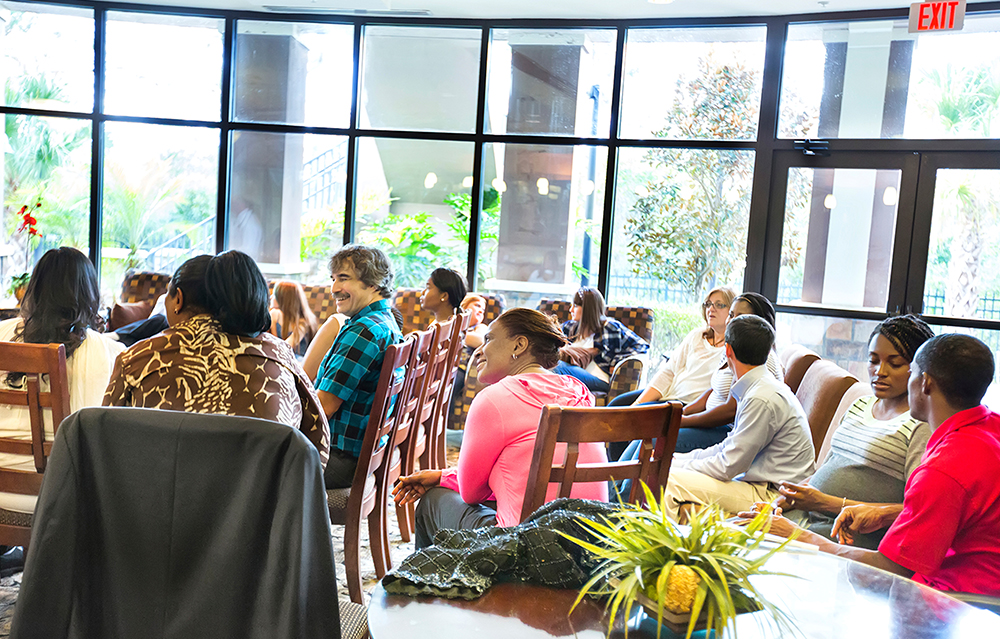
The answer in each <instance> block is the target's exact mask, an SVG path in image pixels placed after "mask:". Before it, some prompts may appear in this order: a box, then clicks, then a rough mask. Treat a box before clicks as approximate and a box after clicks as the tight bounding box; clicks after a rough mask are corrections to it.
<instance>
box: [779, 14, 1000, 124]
mask: <svg viewBox="0 0 1000 639" xmlns="http://www.w3.org/2000/svg"><path fill="white" fill-rule="evenodd" d="M998 65H1000V17H998V16H996V15H984V16H971V15H970V16H968V17H967V18H966V20H965V26H964V27H963V29H962V30H961V31H948V32H938V33H921V34H910V33H907V21H906V19H905V18H904V19H901V20H875V21H872V20H866V21H863V22H827V23H811V24H792V25H789V27H788V42H787V44H786V46H785V63H784V80H783V81H782V83H781V86H782V91H781V120H780V126H779V135H780V136H781V137H784V138H804V137H813V138H815V137H820V138H874V139H879V138H990V137H997V135H1000V132H998V129H997V126H998V125H997V122H1000V101H998V96H1000V94H998V88H997V87H998V85H997V82H996V80H995V77H996V73H997V71H996V70H997V68H998Z"/></svg>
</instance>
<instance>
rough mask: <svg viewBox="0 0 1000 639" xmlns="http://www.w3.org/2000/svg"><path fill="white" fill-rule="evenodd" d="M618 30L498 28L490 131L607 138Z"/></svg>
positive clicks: (494, 38) (494, 42) (493, 48)
mask: <svg viewBox="0 0 1000 639" xmlns="http://www.w3.org/2000/svg"><path fill="white" fill-rule="evenodd" d="M615 37H616V34H615V31H614V30H613V29H603V30H590V31H586V30H582V29H575V30H569V29H567V30H562V31H551V30H536V29H494V30H493V32H492V42H491V44H490V72H489V89H488V96H487V116H486V131H487V132H490V133H535V134H543V135H544V134H552V135H576V136H581V137H607V135H608V133H609V126H610V124H611V85H612V82H613V79H614V64H615Z"/></svg>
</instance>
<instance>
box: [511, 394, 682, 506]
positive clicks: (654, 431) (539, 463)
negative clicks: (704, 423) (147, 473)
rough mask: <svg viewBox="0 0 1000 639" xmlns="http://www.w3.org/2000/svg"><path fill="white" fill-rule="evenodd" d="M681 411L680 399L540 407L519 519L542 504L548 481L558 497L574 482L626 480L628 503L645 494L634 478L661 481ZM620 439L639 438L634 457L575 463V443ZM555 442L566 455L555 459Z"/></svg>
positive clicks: (665, 474)
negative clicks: (617, 405)
mask: <svg viewBox="0 0 1000 639" xmlns="http://www.w3.org/2000/svg"><path fill="white" fill-rule="evenodd" d="M683 410H684V407H683V405H682V404H681V403H680V402H666V403H663V404H653V405H646V406H626V407H622V408H564V407H562V406H545V407H544V408H542V416H541V419H540V420H539V424H538V434H537V435H536V436H535V451H534V453H533V454H532V456H531V472H530V473H529V474H528V483H527V486H526V488H525V491H524V502H523V504H522V506H521V520H522V521H524V519H525V518H526V517H528V516H529V515H530V514H531V513H533V512H535V510H537V509H538V508H539V507H540V506H541V505H542V504H544V503H545V494H546V492H547V491H548V488H549V483H550V482H553V483H558V484H559V496H560V497H569V495H570V490H571V489H572V487H573V484H574V483H585V482H595V481H610V480H612V479H614V480H624V479H631V480H633V481H632V490H631V492H630V493H629V497H628V499H629V501H630V502H635V501H642V500H644V499H645V497H644V494H643V491H642V487H641V486H640V483H639V481H637V480H641V481H643V482H645V483H646V485H647V486H649V487H650V489H652V490H653V491H654V492H657V491H658V490H659V489H660V488H662V487H663V486H666V485H667V477H668V475H669V474H670V462H671V459H672V458H673V455H674V447H675V446H676V445H677V432H678V430H680V426H681V413H682V412H683ZM623 439H628V440H635V439H641V440H642V444H641V447H640V454H639V459H638V460H636V461H627V462H622V461H615V462H607V463H604V464H586V465H583V466H578V465H577V460H578V458H579V444H582V443H585V442H602V443H607V442H612V441H622V440H623ZM560 443H565V444H566V458H565V460H564V461H563V462H562V463H561V464H555V463H554V462H553V458H554V456H555V450H556V445H557V444H560Z"/></svg>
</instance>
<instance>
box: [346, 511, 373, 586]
mask: <svg viewBox="0 0 1000 639" xmlns="http://www.w3.org/2000/svg"><path fill="white" fill-rule="evenodd" d="M360 551H361V521H360V518H359V517H358V516H357V515H355V514H354V513H351V514H350V515H349V516H348V518H347V525H346V526H344V568H345V572H346V573H347V594H348V595H350V597H351V601H353V602H354V603H358V604H364V602H365V601H364V592H363V591H362V590H361V565H360V562H361V557H360V554H359V553H360ZM372 554H374V553H372Z"/></svg>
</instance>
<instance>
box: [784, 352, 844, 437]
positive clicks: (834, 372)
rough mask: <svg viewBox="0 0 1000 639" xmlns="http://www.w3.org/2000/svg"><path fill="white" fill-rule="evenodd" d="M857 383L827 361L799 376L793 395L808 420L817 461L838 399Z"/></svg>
mask: <svg viewBox="0 0 1000 639" xmlns="http://www.w3.org/2000/svg"><path fill="white" fill-rule="evenodd" d="M857 382H858V380H857V378H855V377H854V376H853V375H851V374H850V373H848V372H847V371H845V370H844V369H843V368H841V367H839V366H837V365H836V364H834V363H833V362H831V361H828V360H819V361H817V362H814V363H812V365H810V366H809V369H808V370H806V373H805V375H803V376H802V383H801V384H799V388H798V390H796V391H795V396H796V397H798V399H799V402H800V403H801V404H802V409H803V410H805V412H806V418H807V419H808V420H809V430H811V431H812V440H813V447H814V448H815V452H816V456H817V457H818V456H819V451H820V448H821V447H822V446H823V441H824V440H825V439H826V431H827V430H829V428H830V423H831V422H832V421H833V416H834V415H835V414H836V412H837V407H838V406H839V405H840V400H841V398H843V397H844V394H845V393H847V390H848V389H849V388H850V387H851V386H853V385H854V384H856V383H857Z"/></svg>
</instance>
